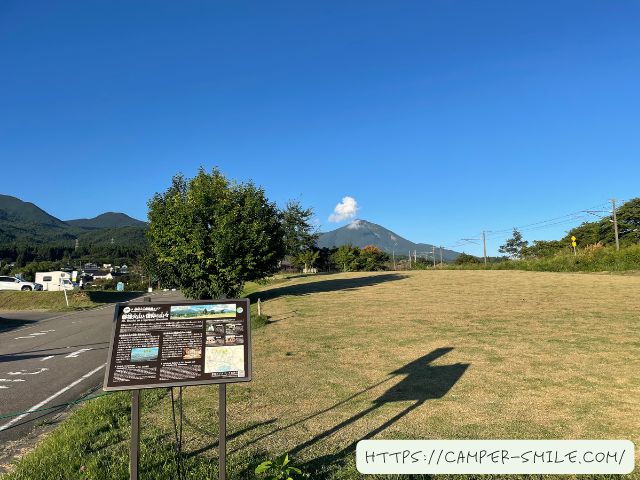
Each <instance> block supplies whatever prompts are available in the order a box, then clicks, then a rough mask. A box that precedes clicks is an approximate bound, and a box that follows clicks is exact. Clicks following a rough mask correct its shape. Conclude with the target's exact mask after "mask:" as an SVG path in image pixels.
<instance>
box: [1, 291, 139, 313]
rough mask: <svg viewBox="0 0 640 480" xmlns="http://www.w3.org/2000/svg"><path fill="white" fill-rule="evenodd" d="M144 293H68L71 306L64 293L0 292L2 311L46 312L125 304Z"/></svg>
mask: <svg viewBox="0 0 640 480" xmlns="http://www.w3.org/2000/svg"><path fill="white" fill-rule="evenodd" d="M143 294H144V292H104V291H95V292H92V291H78V290H75V291H72V292H67V296H68V298H69V306H67V302H66V301H65V298H64V292H18V291H16V292H8V291H3V292H0V311H11V310H46V311H64V310H78V309H83V308H92V307H97V306H99V305H104V304H105V303H114V302H124V301H127V300H131V299H133V298H136V297H139V296H141V295H143Z"/></svg>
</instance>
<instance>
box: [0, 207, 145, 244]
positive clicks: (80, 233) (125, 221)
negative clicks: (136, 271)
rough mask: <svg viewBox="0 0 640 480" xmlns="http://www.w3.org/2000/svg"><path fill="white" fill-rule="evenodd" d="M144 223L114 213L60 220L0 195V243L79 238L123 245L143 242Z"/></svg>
mask: <svg viewBox="0 0 640 480" xmlns="http://www.w3.org/2000/svg"><path fill="white" fill-rule="evenodd" d="M146 225H147V224H146V223H145V222H143V221H140V220H136V219H135V218H131V217H130V216H128V215H125V214H124V213H116V212H107V213H103V214H101V215H98V216H97V217H95V218H81V219H76V220H66V221H63V220H60V219H58V218H56V217H54V216H53V215H50V214H48V213H47V212H45V211H44V210H42V209H41V208H39V207H38V206H36V205H34V204H33V203H30V202H23V201H22V200H20V199H19V198H16V197H12V196H9V195H0V243H31V244H44V243H55V242H66V241H69V240H74V239H76V238H80V239H84V240H86V241H90V242H91V243H116V242H117V243H122V244H125V243H129V242H131V241H136V242H137V241H140V242H141V241H144V231H145V230H146ZM112 239H113V240H112Z"/></svg>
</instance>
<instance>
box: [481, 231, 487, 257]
mask: <svg viewBox="0 0 640 480" xmlns="http://www.w3.org/2000/svg"><path fill="white" fill-rule="evenodd" d="M482 245H483V248H484V264H485V265H486V264H487V235H486V234H485V232H484V230H483V231H482Z"/></svg>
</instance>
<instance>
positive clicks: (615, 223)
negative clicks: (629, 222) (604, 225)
mask: <svg viewBox="0 0 640 480" xmlns="http://www.w3.org/2000/svg"><path fill="white" fill-rule="evenodd" d="M611 211H612V212H613V231H614V232H615V233H616V250H620V239H619V238H618V217H616V199H615V198H612V199H611Z"/></svg>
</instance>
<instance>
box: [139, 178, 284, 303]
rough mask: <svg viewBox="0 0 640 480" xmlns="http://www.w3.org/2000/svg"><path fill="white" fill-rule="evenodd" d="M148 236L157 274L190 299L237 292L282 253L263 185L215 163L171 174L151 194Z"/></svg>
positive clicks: (271, 269)
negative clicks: (231, 175) (229, 175)
mask: <svg viewBox="0 0 640 480" xmlns="http://www.w3.org/2000/svg"><path fill="white" fill-rule="evenodd" d="M147 238H148V240H149V249H150V251H151V253H152V255H153V257H154V258H155V260H156V263H157V272H158V275H159V276H160V277H161V279H162V280H163V281H164V282H165V283H168V284H169V285H175V286H177V287H179V288H180V289H181V290H182V292H183V293H184V294H185V295H186V296H187V297H189V298H195V299H204V298H212V297H230V296H238V295H239V294H240V292H241V291H242V287H243V285H244V282H246V281H250V280H259V279H261V278H264V277H265V276H267V275H270V274H273V273H275V272H276V271H277V269H278V263H279V260H280V259H281V258H282V256H283V254H284V241H283V238H284V232H283V229H282V224H281V218H280V212H279V211H278V209H277V208H276V206H275V204H273V203H272V202H269V201H268V200H267V198H266V196H265V194H264V190H262V189H261V188H259V187H256V186H255V185H254V184H253V183H236V182H229V181H228V180H227V179H226V178H225V177H224V176H223V175H222V173H220V171H219V170H217V169H213V171H212V172H211V173H210V174H209V173H206V172H205V171H204V169H202V168H200V170H199V171H198V174H197V175H196V176H195V178H193V179H191V180H186V179H185V178H184V177H183V176H182V175H176V176H175V177H174V178H173V182H172V184H171V186H170V187H169V188H168V189H167V190H166V191H165V192H163V193H157V194H155V195H154V196H153V198H152V199H151V200H150V201H149V229H148V231H147Z"/></svg>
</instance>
